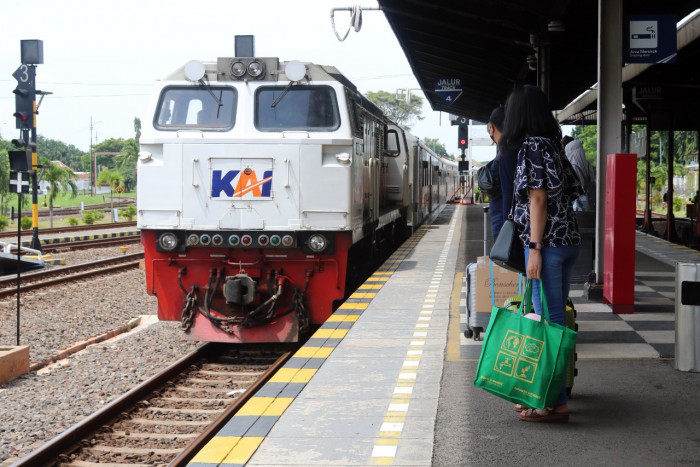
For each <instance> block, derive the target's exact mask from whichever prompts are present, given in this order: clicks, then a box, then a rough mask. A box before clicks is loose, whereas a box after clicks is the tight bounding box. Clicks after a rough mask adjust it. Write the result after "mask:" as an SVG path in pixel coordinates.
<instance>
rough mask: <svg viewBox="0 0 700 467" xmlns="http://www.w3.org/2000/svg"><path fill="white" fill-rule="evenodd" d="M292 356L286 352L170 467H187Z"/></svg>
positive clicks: (169, 465)
mask: <svg viewBox="0 0 700 467" xmlns="http://www.w3.org/2000/svg"><path fill="white" fill-rule="evenodd" d="M291 356H292V352H285V353H284V354H282V356H281V357H280V358H278V359H277V361H275V363H273V364H272V366H271V367H270V368H269V369H268V370H267V371H266V372H265V373H263V374H262V376H261V377H260V378H259V379H258V380H257V381H256V382H255V384H253V385H252V386H251V387H250V388H248V389H246V392H244V393H243V394H241V396H240V397H239V398H238V399H236V402H234V403H233V404H231V405H230V406H228V407H227V408H226V410H225V411H224V413H222V414H221V416H219V417H218V418H217V419H216V420H214V421H213V422H212V423H211V424H210V425H208V426H207V428H206V429H205V430H204V431H203V432H202V433H200V434H199V436H197V437H196V438H195V439H194V440H193V441H192V442H191V443H190V444H188V445H187V447H186V448H185V449H184V450H183V451H182V452H181V453H180V454H178V456H177V457H175V459H173V460H172V461H170V463H169V464H168V467H180V466H185V465H187V463H188V462H189V461H191V460H192V458H193V457H194V456H195V455H197V453H198V452H199V451H200V450H201V449H202V448H203V447H204V445H205V444H207V443H208V442H209V440H211V439H212V438H213V437H214V436H215V435H216V433H218V432H219V430H220V429H221V428H223V427H224V425H225V424H226V423H228V421H229V420H230V419H231V417H233V416H234V415H235V414H236V412H238V411H239V410H240V408H241V407H243V404H245V403H246V402H248V399H250V398H251V397H253V396H254V395H255V393H256V392H258V390H259V389H260V388H261V387H263V385H264V384H265V383H267V382H268V380H269V379H270V378H272V376H273V375H274V374H275V373H276V372H277V370H279V369H280V368H281V367H282V365H284V364H285V362H286V361H287V360H289V358H290V357H291Z"/></svg>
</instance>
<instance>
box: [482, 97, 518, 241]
mask: <svg viewBox="0 0 700 467" xmlns="http://www.w3.org/2000/svg"><path fill="white" fill-rule="evenodd" d="M505 115H506V113H505V109H504V108H503V107H496V108H495V109H493V112H491V117H490V118H489V124H490V126H489V127H488V131H489V136H491V139H492V140H493V141H494V142H495V143H496V144H498V150H497V153H496V160H495V161H496V164H495V165H496V167H497V168H498V179H499V181H500V182H501V199H500V200H501V212H502V220H501V224H500V225H499V227H498V231H495V232H494V234H493V237H494V239H495V238H496V237H497V236H498V232H500V230H501V227H502V226H503V222H505V220H506V219H507V218H508V215H509V214H510V210H511V207H512V205H513V180H514V179H515V165H516V159H517V151H513V150H511V149H509V148H507V147H505V146H504V145H502V144H500V141H501V135H502V134H503V122H504V120H505Z"/></svg>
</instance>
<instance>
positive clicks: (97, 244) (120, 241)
mask: <svg viewBox="0 0 700 467" xmlns="http://www.w3.org/2000/svg"><path fill="white" fill-rule="evenodd" d="M140 241H141V237H140V236H136V235H132V236H128V237H113V238H97V239H93V240H78V241H73V242H58V243H47V244H45V245H42V246H41V251H42V252H44V253H60V252H63V251H71V250H85V249H88V248H107V247H110V246H117V245H128V244H130V243H139V242H140Z"/></svg>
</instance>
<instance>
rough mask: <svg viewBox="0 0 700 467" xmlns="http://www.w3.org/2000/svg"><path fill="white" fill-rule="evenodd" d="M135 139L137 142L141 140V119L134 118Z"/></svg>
mask: <svg viewBox="0 0 700 467" xmlns="http://www.w3.org/2000/svg"><path fill="white" fill-rule="evenodd" d="M134 139H135V140H136V142H138V141H139V139H141V119H140V118H138V117H134Z"/></svg>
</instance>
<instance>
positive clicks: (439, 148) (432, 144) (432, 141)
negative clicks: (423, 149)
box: [425, 138, 454, 160]
mask: <svg viewBox="0 0 700 467" xmlns="http://www.w3.org/2000/svg"><path fill="white" fill-rule="evenodd" d="M425 145H426V146H428V147H429V148H430V149H432V150H433V151H435V153H436V154H439V155H441V156H443V157H446V158H448V159H452V160H454V156H453V155H452V154H448V153H447V149H446V148H445V145H444V144H442V143H441V142H440V140H439V139H437V138H425Z"/></svg>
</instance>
